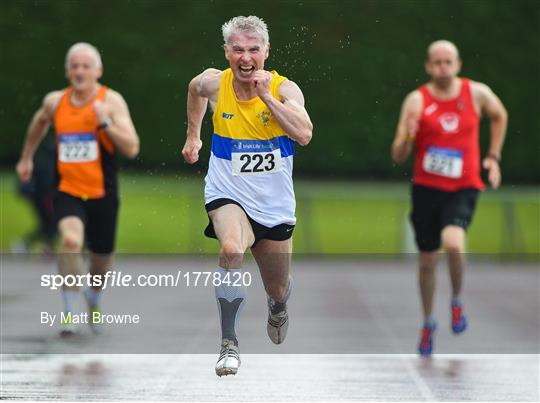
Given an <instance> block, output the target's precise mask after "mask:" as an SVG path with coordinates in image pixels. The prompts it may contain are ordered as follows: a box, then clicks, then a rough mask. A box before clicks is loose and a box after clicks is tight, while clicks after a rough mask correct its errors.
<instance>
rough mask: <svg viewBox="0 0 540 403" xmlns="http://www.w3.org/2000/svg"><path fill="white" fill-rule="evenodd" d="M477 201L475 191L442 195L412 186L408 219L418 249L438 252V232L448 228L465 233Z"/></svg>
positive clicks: (439, 191) (438, 192)
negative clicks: (449, 226)
mask: <svg viewBox="0 0 540 403" xmlns="http://www.w3.org/2000/svg"><path fill="white" fill-rule="evenodd" d="M477 199H478V190H477V189H472V188H470V189H469V188H468V189H460V190H457V191H455V192H445V191H442V190H438V189H433V188H429V187H425V186H421V185H413V187H412V212H411V215H410V218H411V221H412V224H413V227H414V232H415V235H416V245H417V246H418V249H419V250H421V251H423V252H430V251H435V250H437V249H439V248H440V246H441V232H442V230H443V228H445V227H446V226H448V225H456V226H458V227H461V228H463V229H464V230H467V228H468V227H469V225H470V224H471V221H472V218H473V215H474V211H475V209H476V201H477Z"/></svg>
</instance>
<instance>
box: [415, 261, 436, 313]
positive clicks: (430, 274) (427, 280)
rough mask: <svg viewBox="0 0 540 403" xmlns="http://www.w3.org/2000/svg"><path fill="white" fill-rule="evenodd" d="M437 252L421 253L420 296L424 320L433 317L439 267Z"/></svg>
mask: <svg viewBox="0 0 540 403" xmlns="http://www.w3.org/2000/svg"><path fill="white" fill-rule="evenodd" d="M437 254H438V252H437V251H434V252H420V261H419V275H418V280H419V284H420V296H421V297H422V309H423V311H424V319H427V318H429V317H430V316H431V314H432V310H433V295H434V294H435V268H436V266H437V257H438V256H437Z"/></svg>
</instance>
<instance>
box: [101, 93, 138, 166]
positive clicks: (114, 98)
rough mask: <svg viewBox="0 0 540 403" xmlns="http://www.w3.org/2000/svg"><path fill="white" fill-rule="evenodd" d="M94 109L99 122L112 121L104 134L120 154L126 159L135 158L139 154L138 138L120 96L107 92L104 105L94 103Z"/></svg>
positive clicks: (124, 102)
mask: <svg viewBox="0 0 540 403" xmlns="http://www.w3.org/2000/svg"><path fill="white" fill-rule="evenodd" d="M94 109H95V110H96V114H97V115H98V120H99V121H100V122H104V121H105V120H106V119H107V118H110V119H111V120H112V123H111V124H110V125H109V126H107V128H106V129H105V132H106V133H107V135H108V136H109V138H110V139H111V140H112V142H113V143H114V145H115V147H116V148H117V149H118V150H119V151H120V153H121V154H122V155H124V156H125V157H127V158H135V157H136V156H137V155H138V154H139V136H138V135H137V132H136V131H135V126H134V125H133V121H132V120H131V116H130V114H129V109H128V106H127V103H126V101H125V100H124V98H123V97H122V95H120V94H119V93H118V92H116V91H113V90H109V91H108V92H107V95H106V98H105V102H104V105H103V106H102V105H100V103H99V102H95V103H94Z"/></svg>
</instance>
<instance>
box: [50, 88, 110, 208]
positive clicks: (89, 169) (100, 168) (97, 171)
mask: <svg viewBox="0 0 540 403" xmlns="http://www.w3.org/2000/svg"><path fill="white" fill-rule="evenodd" d="M106 92H107V87H105V86H103V85H102V86H101V87H100V88H99V89H98V91H97V94H96V96H95V97H94V98H93V99H92V100H91V101H90V102H88V103H87V104H86V105H84V106H81V107H77V106H74V105H73V104H72V103H71V101H70V100H71V94H72V89H71V87H68V88H67V89H66V90H65V91H64V95H63V96H62V99H61V100H60V103H59V105H58V108H57V109H56V112H55V115H54V127H55V130H56V151H57V160H56V169H57V173H58V190H59V191H61V192H65V193H68V194H70V195H72V196H75V197H80V198H82V199H98V198H102V197H104V196H105V195H106V194H109V193H112V192H115V191H116V187H117V181H116V163H115V159H114V145H113V143H112V142H111V140H110V138H109V137H108V136H107V134H106V133H105V131H104V130H101V129H98V125H99V122H98V120H97V117H96V113H95V112H94V109H93V103H94V101H96V100H100V101H103V100H104V98H105V93H106Z"/></svg>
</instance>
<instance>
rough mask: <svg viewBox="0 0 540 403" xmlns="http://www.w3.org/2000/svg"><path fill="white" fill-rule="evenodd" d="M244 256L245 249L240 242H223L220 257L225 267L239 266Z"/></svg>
mask: <svg viewBox="0 0 540 403" xmlns="http://www.w3.org/2000/svg"><path fill="white" fill-rule="evenodd" d="M243 258H244V250H243V249H242V246H241V245H240V244H239V243H238V242H234V241H224V242H223V243H222V244H221V250H220V259H221V260H222V261H223V263H224V266H226V267H225V268H239V267H240V266H241V264H242V260H243Z"/></svg>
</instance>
